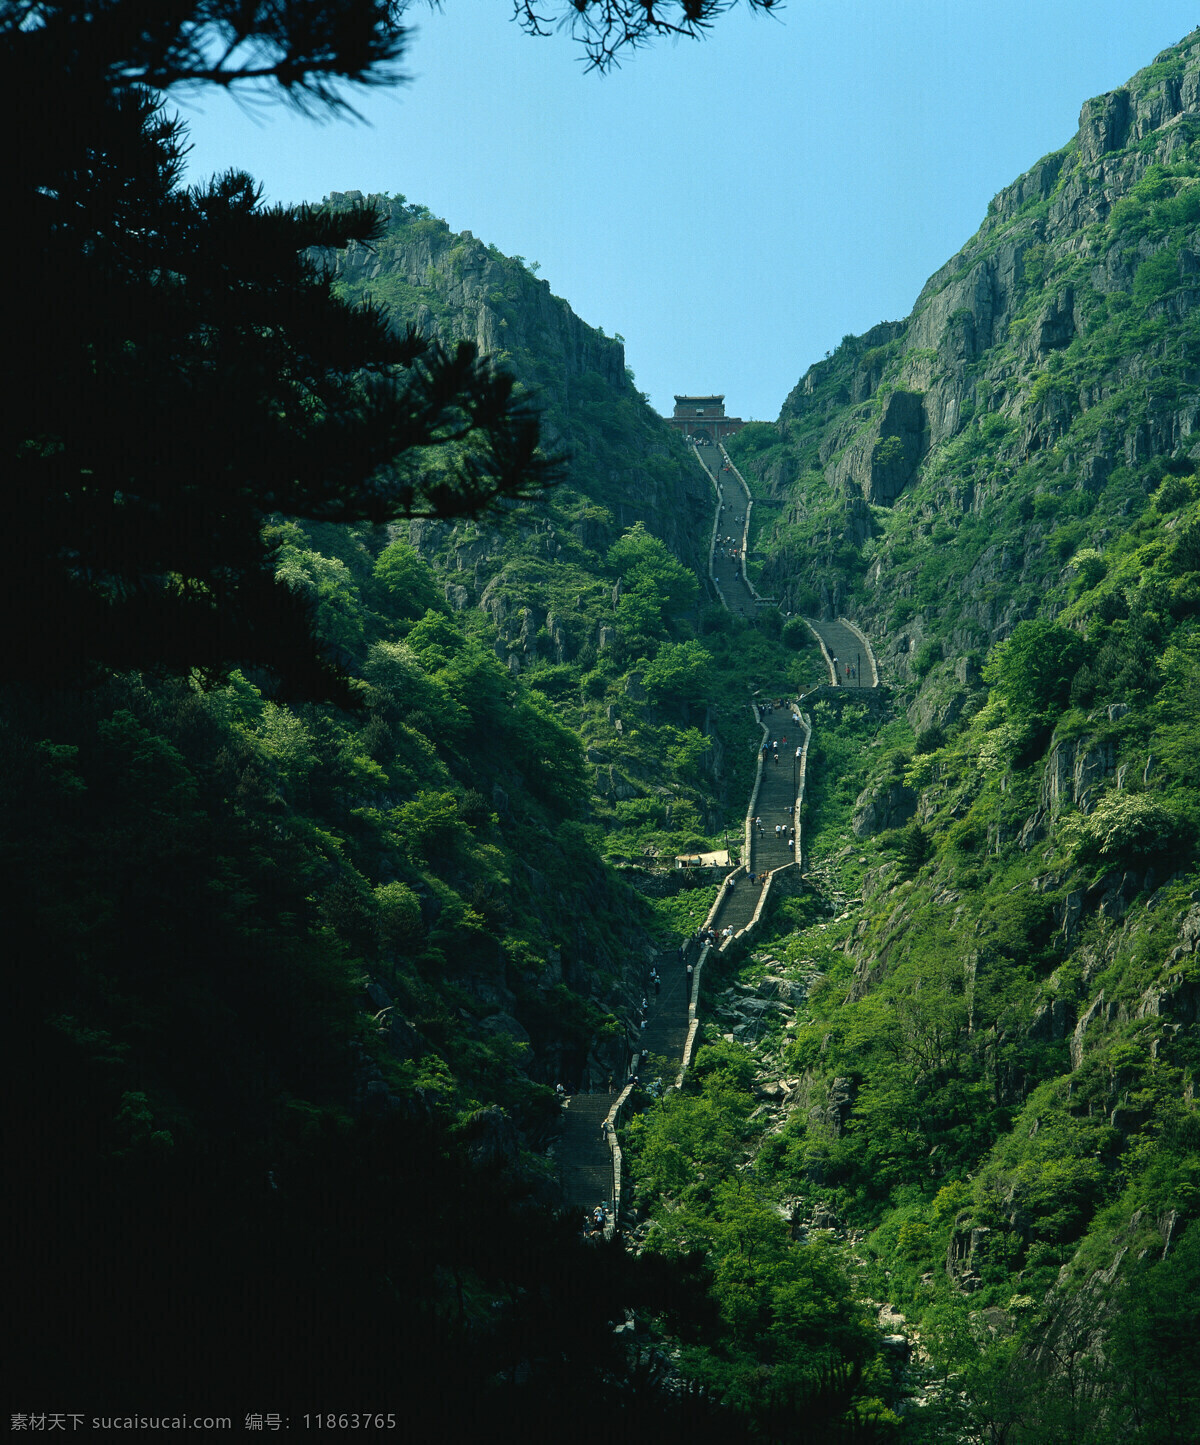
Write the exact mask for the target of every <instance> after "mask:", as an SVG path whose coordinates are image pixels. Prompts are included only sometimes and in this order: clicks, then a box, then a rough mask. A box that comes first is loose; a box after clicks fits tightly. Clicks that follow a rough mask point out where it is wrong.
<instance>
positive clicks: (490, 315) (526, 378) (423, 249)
mask: <svg viewBox="0 0 1200 1445" xmlns="http://www.w3.org/2000/svg"><path fill="white" fill-rule="evenodd" d="M362 199H363V197H362V196H361V195H360V194H359V193H358V192H355V191H350V192H344V193H343V192H335V193H334V194H333V195H332V196H331V197H330V198H329V201H328V204H329V205H331V206H333V207H335V208H336V207H340V206H346V205H349V204H351V203H353V202H355V201H361V200H362ZM372 199H373V200H374V201H375V202H376V204H378V205H380V206H381V207H382V208H383V209H384V211H385V212H386V214H387V216H388V229H387V233H386V234H385V236H384V237H383V238H382V239H381V240H380V241H378V242H377V243H375V244H374V245H373V246H370V247H367V246H361V245H355V246H351V247H349V248H348V249H347V250H345V251H341V252H337V253H333V254H331V255H330V256H329V258H328V264H329V265H330V266H331V268H332V270H333V272H334V274H335V276H336V277H337V279H338V281H339V282H340V283H341V285H342V287H343V289H344V291H345V292H346V294H348V295H349V296H352V297H357V298H361V297H364V296H371V297H372V298H373V299H374V300H375V301H376V302H383V303H386V304H387V305H388V306H389V307H390V308H391V310H392V313H393V315H394V316H395V317H396V319H397V320H398V321H399V322H402V323H412V324H415V325H416V326H417V327H418V328H419V329H420V330H421V331H423V332H424V333H426V334H427V335H430V336H433V337H436V338H437V339H439V340H441V341H442V342H444V343H446V344H452V343H454V342H456V341H459V340H467V341H471V342H474V343H475V345H476V346H478V347H479V349H480V351H481V352H483V353H485V354H487V355H489V356H492V357H494V358H495V359H496V360H497V361H498V362H500V363H501V364H503V365H506V366H508V367H509V368H510V369H511V370H512V371H513V372H515V373H516V375H517V376H518V377H519V379H520V380H521V381H522V382H523V383H524V384H525V385H527V386H528V387H530V388H531V389H533V390H534V391H535V392H536V393H537V394H538V396H539V398H540V400H541V402H542V405H543V436H544V438H545V445H546V447H547V449H550V450H556V449H557V450H565V451H566V452H567V453H568V455H569V456H570V458H571V461H570V469H569V475H568V478H567V482H566V484H565V486H564V487H563V488H562V489H560V493H559V496H558V500H557V502H556V503H555V505H553V506H551V507H550V508H548V509H547V508H543V509H541V511H540V512H539V511H538V509H534V510H533V512H532V513H531V514H523V518H522V526H521V532H522V536H521V537H520V538H514V537H511V536H507V535H504V534H502V533H501V532H500V531H497V530H495V529H490V530H489V529H484V530H483V531H482V532H481V531H480V529H476V528H472V529H469V531H467V532H461V531H457V532H456V531H454V530H453V529H449V528H444V527H435V526H423V527H419V528H418V529H417V532H416V534H415V536H414V541H415V542H416V544H417V545H418V546H419V547H420V548H421V550H422V552H423V554H424V555H426V556H427V557H428V558H429V559H430V560H435V561H437V562H439V564H440V565H441V566H442V567H443V568H444V570H445V572H446V573H447V587H448V588H451V589H453V591H452V592H450V593H448V595H449V596H450V597H451V600H452V601H453V602H454V603H455V605H456V606H459V607H462V606H467V605H474V604H476V603H478V602H479V601H480V600H481V598H482V596H483V593H484V591H485V590H486V589H487V588H488V586H489V584H490V583H491V582H492V581H493V579H494V578H495V576H496V574H497V572H498V571H499V570H500V569H501V568H502V567H503V566H504V564H505V559H506V558H509V557H511V555H512V553H513V551H514V544H515V550H516V551H517V552H519V553H521V554H523V555H527V556H533V557H542V558H545V559H546V560H551V561H552V560H555V559H556V558H559V557H561V556H562V555H563V550H564V548H567V549H571V548H573V547H578V546H582V547H583V548H584V549H586V550H587V551H589V552H593V553H597V554H602V553H603V552H604V551H605V550H606V549H607V547H608V546H610V545H611V543H612V542H613V541H615V540H616V538H617V537H618V536H619V535H620V534H621V532H623V531H624V530H626V529H627V528H629V527H631V526H633V525H634V523H636V522H639V521H640V522H643V523H644V524H645V526H646V527H647V529H648V530H649V531H651V532H653V533H654V534H655V535H656V536H658V537H660V538H661V539H662V540H663V541H664V542H665V543H666V544H667V546H668V547H669V548H670V549H671V550H672V551H673V552H674V553H675V554H676V556H678V557H679V558H680V559H681V560H682V561H684V562H685V563H687V564H688V565H690V566H692V567H694V568H695V569H696V570H697V571H698V572H699V573H700V574H701V575H703V572H704V549H705V544H706V538H707V529H708V524H709V521H710V513H711V492H710V487H709V484H708V482H707V480H706V479H705V477H704V476H703V474H702V473H701V471H700V469H699V468H698V467H697V466H696V465H695V463H694V461H693V460H692V458H691V457H690V455H689V454H688V453H687V452H686V450H685V449H684V447H683V446H682V444H681V443H680V441H679V439H678V437H677V436H676V435H675V433H673V432H672V431H671V430H670V429H669V428H668V427H667V426H666V425H665V423H664V422H663V420H662V418H661V417H659V416H658V415H657V413H656V412H654V411H653V410H652V409H651V408H650V407H649V406H648V405H647V404H646V402H645V401H644V399H643V398H642V397H641V395H640V393H639V392H637V391H636V390H635V388H634V386H633V384H632V382H631V380H630V379H629V377H628V376H627V374H626V368H625V350H624V347H623V345H622V343H621V341H620V340H619V339H616V338H612V337H607V336H605V335H604V334H603V332H602V331H598V330H596V329H595V328H593V327H591V326H588V325H587V324H586V323H585V322H583V321H581V320H580V318H579V317H578V316H576V315H575V313H574V312H573V311H572V310H571V308H570V306H568V305H567V303H566V302H565V301H563V300H562V299H561V298H560V297H557V296H554V295H552V294H551V291H550V287H549V284H548V283H547V282H545V281H542V280H539V279H538V278H537V277H536V276H535V275H534V274H532V272H530V271H529V270H528V268H527V267H526V266H525V265H524V264H522V263H521V262H520V260H517V259H512V258H510V257H507V256H504V255H502V254H501V253H500V252H499V251H497V250H496V248H495V247H491V246H485V245H484V244H483V243H482V242H481V241H478V240H476V238H475V237H474V236H473V235H472V234H471V233H470V232H469V231H464V232H462V233H460V234H456V233H454V232H452V231H451V230H450V228H449V227H448V226H447V225H446V224H445V222H443V221H439V220H437V219H436V218H434V217H432V216H431V215H429V213H428V212H427V211H426V210H425V208H424V207H421V206H412V205H409V204H408V203H407V202H405V201H404V200H403V199H389V198H386V197H384V198H380V197H372ZM585 499H586V501H585ZM588 504H590V505H588ZM463 549H465V550H463ZM449 574H453V576H450V575H449ZM528 600H530V601H532V600H533V599H532V596H531V597H530V598H529V599H528ZM541 609H542V611H543V612H544V611H545V610H546V608H545V604H544V601H543V602H542V604H541Z"/></svg>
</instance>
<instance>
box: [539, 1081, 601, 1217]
mask: <svg viewBox="0 0 1200 1445" xmlns="http://www.w3.org/2000/svg"><path fill="white" fill-rule="evenodd" d="M614 1102H615V1097H614V1096H613V1095H610V1094H609V1093H608V1092H607V1090H606V1091H605V1092H604V1093H603V1094H573V1095H572V1096H571V1097H570V1099H569V1100H568V1101H567V1105H566V1108H565V1109H564V1110H563V1128H562V1133H561V1135H560V1136H559V1140H558V1143H557V1144H556V1146H555V1150H554V1157H555V1161H556V1163H557V1165H558V1175H559V1181H560V1183H561V1184H562V1191H563V1197H564V1199H565V1200H566V1202H567V1203H568V1204H577V1205H580V1206H581V1207H582V1208H584V1209H593V1208H595V1206H596V1205H597V1204H611V1202H612V1193H613V1172H612V1158H611V1155H610V1154H609V1149H608V1145H607V1144H606V1143H605V1142H604V1140H603V1139H602V1137H601V1134H600V1125H601V1124H602V1123H603V1122H604V1119H605V1116H606V1115H607V1114H608V1111H609V1109H611V1108H612V1106H613V1103H614Z"/></svg>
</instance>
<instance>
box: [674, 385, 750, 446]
mask: <svg viewBox="0 0 1200 1445" xmlns="http://www.w3.org/2000/svg"><path fill="white" fill-rule="evenodd" d="M667 425H668V426H672V427H674V428H675V430H676V431H681V432H683V434H684V436H686V437H695V438H696V439H697V440H703V441H707V442H723V441H724V440H725V438H726V437H731V436H732V435H733V434H734V432H735V431H741V429H742V427H744V426H745V425H746V423H745V422H744V421H743V420H742V419H741V417H740V416H726V415H725V398H724V396H723V395H722V396H677V397H676V398H675V415H674V416H669V417H667Z"/></svg>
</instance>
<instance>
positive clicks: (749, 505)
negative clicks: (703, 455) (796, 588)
mask: <svg viewBox="0 0 1200 1445" xmlns="http://www.w3.org/2000/svg"><path fill="white" fill-rule="evenodd" d="M717 446H718V447H720V449H721V455H722V456H723V457H724V458H725V465H726V466H727V467H728V468H729V470H730V471H731V472H732V473H733V475H734V476H735V477H736V478H737V479H738V481H739V482H741V484H742V491H744V492H745V494H746V515H745V525H744V526H743V528H742V546H741V559H742V560H741V570H742V581H743V582H744V583H745V584H746V586H747V587H748V588H749V589H750V595H751V596H752V597H753V598H754V600H755V601H756V602H760V603H762V602H769V601H770V600H771V599H770V598H769V597H763V596H762V594H761V593H760V592H759V590H758V588H757V587H755V585H754V583H753V582H751V580H750V574H749V573H748V572H747V571H746V553H747V551H748V549H749V546H750V513H751V511H752V510H753V508H754V497H753V496H752V495H751V492H750V487H749V484H748V483H747V481H746V478H745V477H744V476H742V474H741V472H739V471H738V469H737V467H735V466H734V464H733V458H732V457H731V456H730V455H729V453H728V452H727V451H726V450H725V447H724V445H723V444H722V443H721V442H718V443H717Z"/></svg>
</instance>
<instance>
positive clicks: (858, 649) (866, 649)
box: [804, 617, 878, 688]
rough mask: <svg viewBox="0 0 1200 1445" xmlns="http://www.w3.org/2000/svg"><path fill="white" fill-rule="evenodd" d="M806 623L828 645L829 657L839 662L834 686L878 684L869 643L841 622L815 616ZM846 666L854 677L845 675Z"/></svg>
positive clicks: (867, 686) (807, 619)
mask: <svg viewBox="0 0 1200 1445" xmlns="http://www.w3.org/2000/svg"><path fill="white" fill-rule="evenodd" d="M804 620H805V622H807V623H808V625H809V627H811V628H812V630H813V631H814V632H815V633H816V634H817V636H818V637H819V638H820V639H821V641H822V642H823V643H824V644H825V647H826V649H827V651H828V652H829V654H830V657H831V658H836V659H837V676H836V677H834V678H833V679H832V681H833V682H834V684H835V686H838V687H863V688H869V687H873V686H874V685H875V678H876V677H877V676H878V671H877V668H876V665H875V657H874V653H873V652H872V650H871V644H870V643H869V642H867V641H865V640H864V639H863V638H862V637H860V636H859V635H858V633H856V632H855V631H854V629H853V628H852V627H848V626H847V625H846V623H845V622H842V621H840V620H835V621H832V622H825V621H818V620H817V619H816V618H815V617H806V618H805V619H804ZM847 666H849V667H851V668H853V669H854V676H852V677H847V676H846V668H847Z"/></svg>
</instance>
